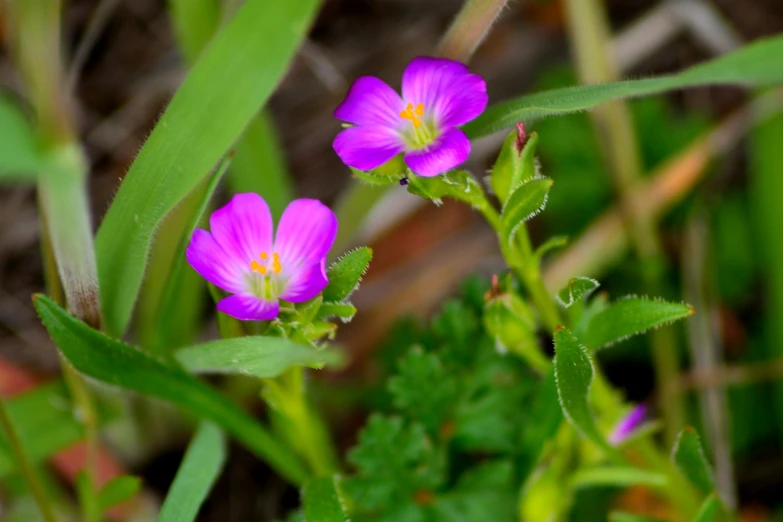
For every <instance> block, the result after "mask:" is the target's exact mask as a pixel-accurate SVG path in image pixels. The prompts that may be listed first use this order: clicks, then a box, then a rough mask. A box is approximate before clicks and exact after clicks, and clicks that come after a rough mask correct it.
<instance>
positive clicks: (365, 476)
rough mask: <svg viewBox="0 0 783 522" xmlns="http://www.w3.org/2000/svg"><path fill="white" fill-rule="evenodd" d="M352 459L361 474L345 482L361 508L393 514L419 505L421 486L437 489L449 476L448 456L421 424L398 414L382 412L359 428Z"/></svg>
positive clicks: (414, 508)
mask: <svg viewBox="0 0 783 522" xmlns="http://www.w3.org/2000/svg"><path fill="white" fill-rule="evenodd" d="M348 462H349V463H351V464H352V465H354V466H355V467H356V469H357V473H356V474H355V475H354V476H353V477H351V478H349V479H346V480H345V482H343V488H344V489H345V492H346V493H347V495H348V496H349V498H351V499H353V501H354V502H356V506H357V510H358V511H360V512H364V511H367V512H374V511H381V512H384V513H385V514H386V515H387V516H389V517H391V513H393V512H394V511H396V510H399V512H401V513H410V511H411V510H416V508H417V506H416V504H415V503H414V501H413V499H414V495H415V494H416V492H417V491H422V490H423V491H435V490H436V489H437V488H438V487H440V486H441V485H442V484H443V483H444V481H445V480H446V475H445V471H446V470H445V462H444V459H443V456H442V455H441V454H440V453H438V452H436V451H435V448H433V445H432V441H431V440H430V439H429V438H428V437H427V435H426V433H425V430H424V427H423V426H422V425H421V424H418V423H412V424H409V425H405V424H404V423H403V420H402V419H401V418H399V417H386V416H383V415H380V414H378V413H375V414H373V415H371V416H370V418H369V420H368V421H367V425H366V426H365V427H364V429H362V431H361V432H360V433H359V444H358V445H357V446H356V447H355V448H353V449H352V450H351V451H350V452H349V453H348ZM399 520H410V518H404V517H399Z"/></svg>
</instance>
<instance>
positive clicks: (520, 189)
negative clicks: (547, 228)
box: [501, 178, 554, 243]
mask: <svg viewBox="0 0 783 522" xmlns="http://www.w3.org/2000/svg"><path fill="white" fill-rule="evenodd" d="M553 183H554V181H552V180H551V179H549V178H533V179H530V180H528V181H525V182H523V183H522V184H521V185H519V186H517V187H516V188H515V189H514V190H513V191H512V192H511V195H510V196H509V197H508V200H507V201H506V204H505V205H503V213H502V214H501V220H502V223H503V238H504V241H506V242H507V243H510V242H511V240H512V239H513V236H514V233H515V232H516V231H517V229H518V228H519V227H520V226H521V225H522V224H524V223H525V221H527V220H529V219H530V218H532V217H533V216H535V215H536V214H538V213H539V212H540V211H541V210H543V208H544V206H546V199H547V196H548V195H549V189H550V188H552V184H553Z"/></svg>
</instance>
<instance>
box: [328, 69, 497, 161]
mask: <svg viewBox="0 0 783 522" xmlns="http://www.w3.org/2000/svg"><path fill="white" fill-rule="evenodd" d="M487 101H488V97H487V85H486V83H485V82H484V80H483V79H482V78H481V77H480V76H478V75H476V74H471V73H470V71H468V68H467V67H466V66H465V65H463V64H461V63H459V62H455V61H452V60H446V59H443V58H426V57H420V58H415V59H414V60H413V61H412V62H411V63H410V64H408V67H407V68H406V69H405V72H404V73H403V75H402V97H400V95H399V94H397V92H395V91H394V89H392V88H391V87H389V86H388V85H386V84H385V83H384V82H383V81H381V80H379V79H378V78H375V77H374V76H362V77H360V78H358V79H357V80H356V81H355V82H354V83H353V85H352V86H351V88H350V90H349V91H348V94H347V95H346V97H345V100H343V102H342V103H341V104H340V105H339V106H338V107H337V109H336V110H335V111H334V115H335V117H337V118H339V119H341V120H343V121H346V122H348V123H351V124H353V126H352V127H349V128H347V129H345V130H343V131H342V132H340V133H339V134H338V135H337V137H336V138H335V140H334V145H333V146H334V150H335V152H337V155H338V156H340V159H342V160H343V163H345V164H346V165H348V166H349V167H353V168H356V169H359V170H371V169H374V168H376V167H379V166H380V165H383V164H384V163H386V162H387V161H389V160H390V159H392V158H393V157H395V156H397V155H398V154H401V153H404V154H405V163H406V164H407V165H408V167H410V169H411V170H412V171H413V172H415V173H416V174H418V175H420V176H436V175H438V174H441V173H443V172H446V171H447V170H449V169H453V168H454V167H456V166H458V165H460V164H461V163H463V162H464V161H465V160H466V159H467V158H468V156H469V155H470V140H468V137H467V136H465V133H463V132H462V131H461V130H459V129H458V128H457V127H458V126H459V125H463V124H465V123H467V122H469V121H471V120H473V119H475V118H476V117H477V116H478V115H479V114H481V113H482V112H484V109H485V108H486V106H487Z"/></svg>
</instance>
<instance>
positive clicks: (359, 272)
mask: <svg viewBox="0 0 783 522" xmlns="http://www.w3.org/2000/svg"><path fill="white" fill-rule="evenodd" d="M370 260H372V248H370V247H361V248H357V249H356V250H353V251H352V252H348V253H347V254H345V255H344V256H343V257H341V258H340V259H338V260H337V261H336V262H335V263H334V264H333V265H332V266H330V267H329V270H328V271H327V273H326V275H327V278H328V279H329V284H328V285H327V286H326V288H325V289H324V291H323V297H324V301H327V302H333V303H339V302H341V301H343V300H344V299H347V298H348V297H349V296H350V295H351V293H352V292H353V291H354V290H356V288H357V287H358V286H359V281H361V279H362V276H363V275H364V273H365V272H366V271H367V267H368V266H370Z"/></svg>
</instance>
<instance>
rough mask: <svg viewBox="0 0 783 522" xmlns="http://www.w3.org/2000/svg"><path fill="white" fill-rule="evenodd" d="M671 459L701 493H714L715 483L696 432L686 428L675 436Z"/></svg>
mask: <svg viewBox="0 0 783 522" xmlns="http://www.w3.org/2000/svg"><path fill="white" fill-rule="evenodd" d="M672 459H673V460H674V463H675V464H676V465H677V467H678V468H679V469H680V471H682V473H683V474H684V475H685V476H686V477H688V480H690V481H691V483H693V485H694V486H696V487H698V488H699V490H701V492H702V493H704V494H705V495H706V494H709V493H712V492H713V491H715V483H714V482H713V480H712V471H711V470H710V465H709V463H708V462H707V457H706V456H705V455H704V449H702V446H701V440H699V435H698V434H697V433H696V430H694V429H693V428H691V427H690V426H687V427H686V428H685V429H683V430H682V431H681V432H680V434H679V435H678V436H677V440H676V441H675V442H674V450H673V451H672Z"/></svg>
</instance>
